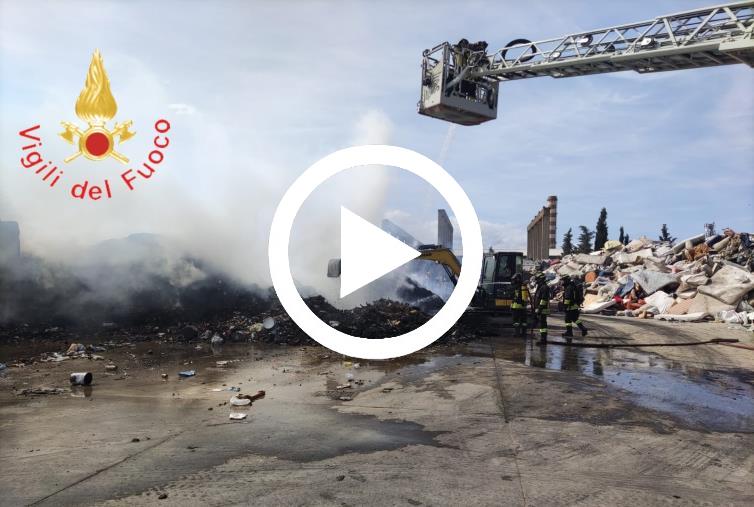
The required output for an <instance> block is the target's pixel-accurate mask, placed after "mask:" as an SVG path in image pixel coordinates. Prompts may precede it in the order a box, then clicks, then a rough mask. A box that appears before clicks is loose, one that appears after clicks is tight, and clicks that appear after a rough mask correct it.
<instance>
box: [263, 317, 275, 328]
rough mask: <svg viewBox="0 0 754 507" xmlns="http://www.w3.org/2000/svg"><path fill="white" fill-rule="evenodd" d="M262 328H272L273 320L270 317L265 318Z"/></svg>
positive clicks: (273, 325)
mask: <svg viewBox="0 0 754 507" xmlns="http://www.w3.org/2000/svg"><path fill="white" fill-rule="evenodd" d="M262 326H263V327H264V328H265V329H272V328H273V327H275V319H273V318H272V317H266V318H265V319H264V320H263V321H262Z"/></svg>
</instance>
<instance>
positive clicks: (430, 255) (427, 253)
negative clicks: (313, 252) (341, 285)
mask: <svg viewBox="0 0 754 507" xmlns="http://www.w3.org/2000/svg"><path fill="white" fill-rule="evenodd" d="M419 251H420V252H421V255H420V256H419V257H417V259H419V260H426V261H433V262H436V263H438V264H440V265H441V266H442V267H443V268H444V269H445V272H446V273H447V274H448V278H450V281H451V282H453V285H455V284H456V282H458V277H459V276H461V261H459V260H458V257H456V256H455V254H454V253H453V252H452V251H451V250H450V249H449V248H442V247H439V246H436V245H427V246H423V247H419ZM327 276H328V277H329V278H339V277H340V259H330V261H329V262H328V264H327Z"/></svg>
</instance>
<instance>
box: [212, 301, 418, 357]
mask: <svg viewBox="0 0 754 507" xmlns="http://www.w3.org/2000/svg"><path fill="white" fill-rule="evenodd" d="M304 302H305V303H306V305H307V306H308V307H309V308H310V309H311V310H312V311H313V312H314V313H315V314H316V315H317V316H318V317H319V318H320V319H321V320H322V321H323V322H326V323H327V324H328V325H330V326H331V327H333V328H335V329H337V330H339V331H342V332H344V333H347V334H350V335H353V336H360V337H363V338H384V337H389V336H398V335H401V334H404V333H407V332H409V331H412V330H413V329H416V328H417V327H419V326H420V325H422V324H424V323H425V322H427V321H428V320H429V318H430V317H429V315H427V314H425V313H424V312H422V311H421V310H419V309H418V308H414V307H412V306H410V305H407V304H405V303H400V302H397V301H391V300H387V299H379V300H377V301H374V302H372V303H369V304H366V305H362V306H359V307H356V308H354V309H352V310H339V309H337V308H335V307H334V306H332V305H331V304H330V303H328V302H327V301H326V300H325V298H323V297H322V296H314V297H310V298H306V299H305V300H304ZM202 338H203V339H209V340H216V341H215V342H214V343H218V340H222V341H225V340H228V341H234V342H239V341H257V342H263V343H286V344H290V345H300V344H311V343H314V342H313V341H312V340H311V339H310V338H309V337H308V336H307V335H306V334H305V333H304V332H303V331H301V329H299V327H298V326H297V325H296V323H295V322H293V321H292V320H291V318H290V317H289V316H288V314H287V313H286V312H285V310H284V309H283V307H282V305H280V303H279V302H277V301H276V302H274V303H273V304H272V308H271V309H270V310H269V311H266V312H263V313H260V314H257V315H253V316H248V317H247V316H243V315H242V314H238V315H236V316H234V318H233V319H231V320H229V321H225V322H223V323H222V324H221V325H219V326H218V328H217V330H216V334H215V335H212V334H211V332H209V331H208V332H206V333H205V334H204V335H203V336H202ZM222 341H219V342H220V343H222Z"/></svg>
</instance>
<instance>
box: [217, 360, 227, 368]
mask: <svg viewBox="0 0 754 507" xmlns="http://www.w3.org/2000/svg"><path fill="white" fill-rule="evenodd" d="M229 363H230V361H216V362H215V365H216V366H217V367H218V368H225V367H226V366H228V364H229Z"/></svg>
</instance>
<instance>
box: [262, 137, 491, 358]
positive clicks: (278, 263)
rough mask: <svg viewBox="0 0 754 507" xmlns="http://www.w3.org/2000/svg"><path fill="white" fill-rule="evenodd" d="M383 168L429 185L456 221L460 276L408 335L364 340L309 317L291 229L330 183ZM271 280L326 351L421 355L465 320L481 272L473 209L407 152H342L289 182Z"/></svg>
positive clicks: (273, 237)
mask: <svg viewBox="0 0 754 507" xmlns="http://www.w3.org/2000/svg"><path fill="white" fill-rule="evenodd" d="M374 165H382V166H392V167H398V168H400V169H403V170H405V171H409V172H411V173H413V174H415V175H416V176H418V177H420V178H422V179H423V180H424V181H426V182H427V183H429V184H430V185H432V187H434V188H435V190H437V191H438V192H440V195H442V196H443V197H444V198H445V201H447V203H448V204H449V205H450V207H451V209H452V210H453V213H454V214H455V216H456V218H457V219H458V224H459V226H460V229H461V241H462V245H463V253H464V255H463V266H462V268H461V276H460V277H459V278H458V282H457V283H456V287H455V289H454V290H453V293H452V294H451V295H450V298H449V299H448V301H447V302H446V303H445V305H443V307H442V308H441V309H440V311H439V312H437V314H435V315H434V316H433V317H432V318H431V319H429V320H428V321H427V322H425V323H424V324H423V325H421V326H419V327H418V328H416V329H414V330H413V331H409V332H408V333H405V334H402V335H400V336H395V337H392V338H383V339H367V338H362V337H358V336H352V335H349V334H346V333H343V332H341V331H338V330H337V329H334V328H332V327H330V326H329V325H327V324H326V323H325V322H323V321H322V320H320V318H319V317H317V315H315V314H314V312H312V311H311V310H310V309H309V307H308V306H306V303H304V300H303V299H302V298H301V295H300V294H299V293H298V290H297V289H296V285H295V283H294V281H293V275H292V274H291V270H290V263H289V259H288V246H289V243H290V234H291V228H292V227H293V221H294V220H295V218H296V215H297V214H298V211H299V209H300V208H301V206H302V205H303V204H304V201H306V199H307V198H308V197H309V195H310V194H311V193H312V192H314V190H315V189H316V188H317V187H318V186H319V185H321V184H322V183H323V182H324V181H325V180H327V179H328V178H330V177H332V176H334V175H336V174H338V173H339V172H342V171H345V170H347V169H351V168H355V167H364V168H365V169H368V167H367V166H374ZM268 257H269V263H270V275H271V277H272V285H273V287H274V288H275V291H276V293H277V296H278V299H279V300H280V303H281V304H282V305H283V308H285V311H286V312H288V315H289V316H290V317H291V319H293V321H294V322H295V323H296V324H298V326H299V327H300V328H301V329H302V330H303V331H304V332H305V333H306V334H308V335H309V336H310V337H311V338H312V339H314V340H316V341H317V342H318V343H320V344H321V345H323V346H325V347H327V348H328V349H330V350H333V351H335V352H339V353H341V354H344V355H347V356H351V357H357V358H360V359H390V358H393V357H400V356H405V355H407V354H411V353H412V352H416V351H417V350H421V349H423V348H424V347H426V346H427V345H429V344H431V343H432V342H434V341H435V340H437V339H438V338H440V337H441V336H442V335H443V334H445V333H446V332H447V331H448V330H449V329H450V328H451V327H453V325H454V324H455V323H456V321H457V320H458V319H459V318H460V317H461V315H463V313H464V312H465V311H466V308H467V307H468V306H469V304H470V303H471V299H472V298H473V297H474V293H475V292H476V288H477V282H478V281H479V276H480V273H481V272H482V257H483V247H482V232H481V229H480V227H479V219H478V218H477V215H476V211H474V206H473V205H472V204H471V200H470V199H469V197H468V196H467V195H466V192H464V190H463V188H461V186H460V185H459V184H458V182H457V181H456V180H455V179H454V178H453V177H452V176H451V175H450V174H449V173H448V172H447V171H445V169H443V168H442V167H441V166H440V165H439V164H437V163H436V162H434V161H433V160H431V159H429V158H427V157H425V156H424V155H422V154H420V153H417V152H415V151H413V150H409V149H407V148H401V147H398V146H389V145H365V146H353V147H351V148H345V149H342V150H339V151H336V152H334V153H331V154H330V155H327V156H326V157H324V158H322V159H320V160H319V161H317V162H315V163H314V164H313V165H312V166H311V167H309V168H308V169H307V170H306V171H304V173H303V174H302V175H301V176H299V177H298V179H296V181H294V182H293V184H292V185H291V186H290V187H289V188H288V190H287V191H286V192H285V195H283V198H282V199H281V201H280V204H278V207H277V209H276V210H275V215H274V217H273V219H272V226H271V228H270V242H269V248H268Z"/></svg>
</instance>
